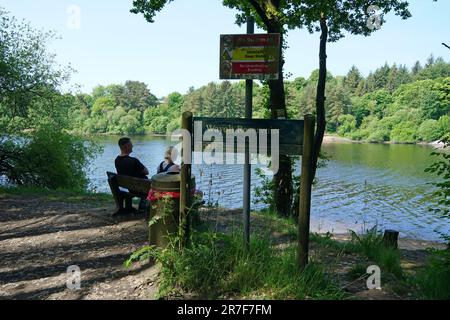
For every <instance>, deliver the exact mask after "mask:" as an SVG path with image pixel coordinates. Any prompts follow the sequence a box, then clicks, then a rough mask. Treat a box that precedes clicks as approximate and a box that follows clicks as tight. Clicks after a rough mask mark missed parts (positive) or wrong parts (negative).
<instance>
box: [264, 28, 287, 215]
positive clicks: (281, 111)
mask: <svg viewBox="0 0 450 320" xmlns="http://www.w3.org/2000/svg"><path fill="white" fill-rule="evenodd" d="M268 32H269V33H270V32H276V33H280V53H279V54H280V66H279V77H278V80H269V81H268V85H269V89H270V97H269V102H270V112H271V116H272V119H277V118H280V117H281V118H285V119H287V110H286V100H285V92H284V75H283V64H284V60H283V49H282V48H283V34H282V33H281V32H280V30H271V29H269V31H268ZM273 192H274V201H275V208H276V210H277V212H278V213H279V214H280V215H282V216H285V217H287V216H289V215H290V214H291V205H292V165H291V159H290V158H289V156H287V155H283V154H280V159H279V169H278V172H277V174H275V176H274V190H273Z"/></svg>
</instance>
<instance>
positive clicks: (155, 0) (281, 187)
mask: <svg viewBox="0 0 450 320" xmlns="http://www.w3.org/2000/svg"><path fill="white" fill-rule="evenodd" d="M171 1H172V0H134V1H133V8H132V10H131V12H133V13H142V14H143V15H144V18H145V19H146V20H147V21H148V22H150V23H152V22H154V20H153V19H154V17H155V15H156V13H157V12H159V11H160V10H162V8H164V6H165V5H166V4H167V3H169V2H171ZM294 2H295V1H282V0H248V1H247V0H223V5H224V6H226V7H229V8H232V9H237V10H238V11H239V13H238V14H237V17H236V23H237V24H238V25H241V24H243V23H245V22H246V20H247V17H249V16H253V17H254V18H255V21H256V23H257V24H258V25H259V26H260V27H262V28H263V29H264V30H266V31H267V32H268V33H279V34H280V39H281V46H280V52H279V56H280V60H281V63H280V66H279V78H278V79H277V80H269V81H267V85H268V87H269V89H270V91H269V108H270V113H271V118H273V119H276V118H278V117H284V118H287V116H288V114H287V108H286V99H285V90H284V75H283V65H284V61H283V48H284V47H285V42H284V34H285V31H286V26H288V25H289V26H290V27H291V28H292V27H293V26H294V25H296V26H297V27H300V24H299V21H297V22H296V21H295V19H296V18H297V17H296V15H295V14H293V12H292V11H291V7H292V5H293V3H294ZM274 186H275V190H274V199H275V203H276V204H275V205H276V209H277V211H278V212H279V213H280V214H281V215H284V216H287V215H289V214H290V211H291V205H292V191H293V189H292V188H293V187H292V167H291V159H290V158H289V157H288V156H286V155H280V161H279V170H278V173H277V174H276V175H275V183H274Z"/></svg>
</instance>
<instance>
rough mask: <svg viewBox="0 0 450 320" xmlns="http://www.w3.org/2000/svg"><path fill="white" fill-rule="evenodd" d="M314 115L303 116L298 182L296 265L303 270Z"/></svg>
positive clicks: (309, 193) (307, 239) (305, 252)
mask: <svg viewBox="0 0 450 320" xmlns="http://www.w3.org/2000/svg"><path fill="white" fill-rule="evenodd" d="M314 122H315V121H314V117H313V116H312V115H306V116H305V126H304V137H305V139H304V144H303V156H302V170H301V184H300V201H299V202H300V204H299V206H300V208H299V209H300V210H299V217H298V257H297V258H298V265H299V268H300V269H301V270H303V269H304V268H305V267H306V265H307V264H308V255H309V223H310V212H311V187H312V170H311V169H312V163H311V160H312V151H313V150H312V149H313V139H314Z"/></svg>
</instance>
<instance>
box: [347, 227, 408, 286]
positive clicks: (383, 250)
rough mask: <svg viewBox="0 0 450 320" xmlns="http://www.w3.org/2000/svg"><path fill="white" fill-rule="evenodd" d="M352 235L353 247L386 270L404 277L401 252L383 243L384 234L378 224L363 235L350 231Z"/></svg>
mask: <svg viewBox="0 0 450 320" xmlns="http://www.w3.org/2000/svg"><path fill="white" fill-rule="evenodd" d="M350 232H351V235H352V239H351V249H352V250H353V251H355V252H357V253H360V254H362V255H364V256H366V257H367V258H368V259H370V260H372V261H373V262H375V263H377V264H378V265H379V266H380V268H381V269H382V270H384V271H386V272H390V273H392V274H394V275H395V276H396V277H398V278H402V277H403V276H404V275H403V271H402V268H401V267H400V253H399V251H398V250H397V249H394V248H390V247H386V246H385V245H384V244H383V236H382V234H381V233H380V232H379V231H378V230H377V226H374V227H373V228H371V229H369V230H366V232H365V233H364V234H362V235H358V234H357V233H356V232H354V231H350Z"/></svg>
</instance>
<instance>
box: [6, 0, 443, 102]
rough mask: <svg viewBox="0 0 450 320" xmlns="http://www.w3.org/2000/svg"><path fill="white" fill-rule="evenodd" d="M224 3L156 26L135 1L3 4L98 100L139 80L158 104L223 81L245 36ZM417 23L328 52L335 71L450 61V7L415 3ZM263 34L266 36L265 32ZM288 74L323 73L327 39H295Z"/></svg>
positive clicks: (182, 0) (195, 1) (185, 10)
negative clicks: (224, 63) (238, 37)
mask: <svg viewBox="0 0 450 320" xmlns="http://www.w3.org/2000/svg"><path fill="white" fill-rule="evenodd" d="M221 2H222V1H221V0H175V1H174V2H173V3H170V4H169V5H168V6H166V7H165V8H164V9H163V10H162V11H161V12H160V13H159V14H158V15H157V16H156V18H155V23H153V24H150V23H147V22H146V21H145V19H144V18H143V17H142V16H141V15H134V14H132V13H130V12H129V10H130V8H131V6H132V5H131V3H132V0H113V1H111V0H109V1H107V0H90V1H88V0H71V1H66V0H2V2H1V4H0V6H2V7H3V8H5V9H6V10H7V11H9V12H10V13H11V14H12V15H14V16H16V17H18V18H25V19H26V20H28V21H30V22H31V24H32V25H33V26H35V27H38V28H43V29H46V30H49V29H50V30H55V31H57V32H58V33H59V34H60V35H61V37H62V39H60V40H56V41H53V42H52V43H51V44H50V49H51V51H53V52H54V53H56V54H57V60H58V62H60V63H62V64H68V63H71V65H72V66H73V67H74V68H75V69H76V70H77V73H76V74H74V75H73V77H72V80H71V82H72V84H79V85H81V88H82V91H84V92H90V91H91V89H92V88H93V87H94V86H96V85H98V84H103V85H106V84H110V83H124V82H125V81H126V80H139V81H143V82H145V83H147V84H148V85H149V88H150V90H151V91H152V93H154V94H155V95H157V96H158V97H162V96H165V95H167V94H168V93H170V92H173V91H178V92H181V93H185V92H186V91H187V90H188V88H189V87H190V86H194V87H196V88H197V87H199V86H202V85H204V84H207V83H208V82H210V81H219V75H218V74H219V66H218V64H219V35H220V34H228V33H229V34H233V33H245V27H241V28H240V27H238V26H236V25H235V24H234V16H235V13H236V12H235V11H233V10H231V9H228V8H225V7H223V6H222V4H221ZM409 2H410V10H411V12H412V15H413V17H412V18H410V19H408V20H406V21H403V20H401V19H400V18H398V17H395V16H389V17H388V21H387V23H386V24H385V25H384V26H382V28H381V30H379V31H377V32H376V33H375V34H373V35H372V36H370V37H362V36H351V35H350V36H348V37H346V38H344V39H341V40H340V41H338V42H337V43H330V44H328V69H329V71H331V72H332V73H333V74H334V75H343V74H345V73H346V72H347V71H348V69H349V68H350V67H351V65H353V64H354V65H356V66H357V67H358V68H359V69H360V70H361V72H362V73H363V74H364V75H367V74H368V73H369V72H370V71H371V70H374V69H375V68H377V67H379V66H381V65H382V64H384V63H385V62H388V63H390V64H392V63H394V62H396V63H401V64H406V65H407V66H411V65H412V64H413V63H414V62H415V61H416V60H420V61H422V62H423V61H425V60H426V59H427V57H428V56H429V55H430V54H434V55H435V56H436V57H437V56H442V57H444V58H445V60H447V61H450V50H449V49H446V48H445V47H443V46H442V45H441V43H442V42H446V43H447V44H449V45H450V0H439V1H438V2H437V3H436V2H432V0H411V1H409ZM71 5H76V6H78V7H79V8H80V9H81V16H80V17H81V20H80V29H70V28H68V27H67V21H68V19H69V14H68V13H67V8H68V7H69V6H71ZM256 32H262V31H261V30H257V31H256ZM287 40H288V45H289V49H288V50H287V52H286V64H285V70H286V71H287V72H289V73H290V74H292V76H291V79H293V78H295V77H298V76H303V77H308V76H309V74H310V73H311V71H312V70H314V69H316V68H317V66H318V45H319V34H318V33H315V34H313V35H310V34H309V33H308V32H307V31H305V30H295V31H290V32H289V34H288V39H287Z"/></svg>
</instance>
